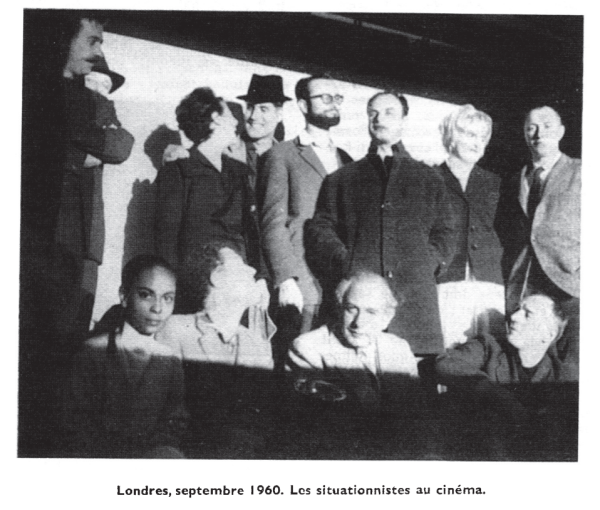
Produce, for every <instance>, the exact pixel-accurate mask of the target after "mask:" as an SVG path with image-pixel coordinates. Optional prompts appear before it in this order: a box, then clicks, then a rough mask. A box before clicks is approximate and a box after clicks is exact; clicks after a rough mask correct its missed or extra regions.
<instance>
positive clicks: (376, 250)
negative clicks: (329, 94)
mask: <svg viewBox="0 0 600 510" xmlns="http://www.w3.org/2000/svg"><path fill="white" fill-rule="evenodd" d="M385 182H386V177H385V174H384V167H383V165H382V163H381V159H380V158H379V157H378V156H377V155H376V154H369V155H368V156H367V157H365V158H363V159H361V160H360V161H357V162H354V163H350V164H349V165H346V166H344V167H342V168H341V169H340V170H338V171H337V172H334V173H333V174H331V175H329V176H327V177H326V179H325V181H324V183H323V187H322V188H321V192H320V194H319V199H318V202H317V209H316V213H315V216H314V218H313V219H312V220H311V221H310V222H309V223H308V224H307V228H306V236H305V247H306V258H307V261H308V263H309V266H310V267H311V269H312V270H313V272H314V273H315V274H316V275H318V277H319V278H320V279H321V281H322V282H325V283H323V286H324V288H329V289H331V288H332V287H333V286H334V285H335V284H336V283H337V282H338V281H339V280H340V279H341V278H343V277H344V276H345V275H347V274H349V273H353V272H356V271H360V270H368V271H372V272H375V273H378V274H381V275H383V276H384V277H385V278H386V279H387V281H388V283H389V284H390V287H391V288H392V290H393V291H394V293H395V294H396V295H397V296H404V297H405V298H406V302H405V303H404V305H403V306H402V307H400V308H399V309H398V311H397V313H396V316H395V317H394V319H393V320H392V323H391V324H390V326H389V332H390V333H393V334H395V335H398V336H400V337H401V338H404V339H406V340H407V341H408V342H409V344H410V346H411V348H412V351H413V353H415V354H435V353H439V352H441V351H442V350H443V340H442V332H441V326H440V317H439V311H438V299H437V290H436V283H435V278H436V274H439V273H440V272H441V271H443V270H444V268H445V266H446V265H447V263H448V261H449V260H450V259H451V257H452V254H453V251H454V245H455V237H456V232H455V224H454V219H453V215H452V211H451V210H450V206H449V203H448V200H447V198H446V191H445V187H444V183H443V182H442V180H441V178H440V177H439V175H437V174H436V172H435V171H434V170H433V169H431V168H430V167H428V166H427V165H425V164H424V163H420V162H418V161H415V160H414V159H412V158H411V157H410V155H409V154H408V153H407V152H406V150H405V149H404V147H403V145H402V143H398V144H397V145H396V146H395V151H394V158H393V164H392V166H391V169H390V172H389V179H387V185H384V183H385Z"/></svg>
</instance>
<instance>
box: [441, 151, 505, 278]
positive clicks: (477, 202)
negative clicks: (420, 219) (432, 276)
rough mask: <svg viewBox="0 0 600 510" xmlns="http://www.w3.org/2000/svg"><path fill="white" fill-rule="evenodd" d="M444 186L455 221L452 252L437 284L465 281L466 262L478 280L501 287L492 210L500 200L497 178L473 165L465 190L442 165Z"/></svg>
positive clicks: (494, 216)
mask: <svg viewBox="0 0 600 510" xmlns="http://www.w3.org/2000/svg"><path fill="white" fill-rule="evenodd" d="M437 171H438V172H439V174H440V176H441V177H442V179H443V180H444V183H445V184H446V192H447V194H446V196H447V198H448V202H449V204H450V207H451V208H452V210H453V212H454V216H455V218H456V228H457V232H458V237H457V244H456V252H455V255H454V258H453V259H452V261H451V262H450V264H448V270H447V272H446V273H445V274H443V275H442V276H440V278H438V283H446V282H456V281H461V280H464V279H465V272H466V265H467V261H468V262H469V264H470V271H471V275H472V276H473V277H474V278H475V279H476V280H478V281H483V282H493V283H498V284H500V285H502V284H503V279H502V271H501V267H500V262H501V259H502V245H501V244H500V238H499V235H498V233H497V232H496V225H495V223H496V210H497V208H498V200H499V198H500V177H498V176H497V175H495V174H493V173H491V172H487V171H485V170H483V169H482V168H480V167H478V166H475V167H474V168H473V170H472V171H471V174H470V176H469V180H468V183H467V189H466V191H463V190H462V187H461V185H460V182H459V181H458V179H457V178H456V177H455V176H454V174H452V172H451V171H450V169H449V168H448V165H446V163H443V164H442V165H441V166H440V167H439V168H437Z"/></svg>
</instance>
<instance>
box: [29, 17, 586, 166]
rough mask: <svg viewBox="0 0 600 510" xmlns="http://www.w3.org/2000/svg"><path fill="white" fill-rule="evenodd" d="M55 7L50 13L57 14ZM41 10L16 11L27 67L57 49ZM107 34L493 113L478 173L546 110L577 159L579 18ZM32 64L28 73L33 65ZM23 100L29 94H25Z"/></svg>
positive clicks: (401, 20)
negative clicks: (21, 19)
mask: <svg viewBox="0 0 600 510" xmlns="http://www.w3.org/2000/svg"><path fill="white" fill-rule="evenodd" d="M55 12H57V11H55ZM47 13H48V11H47V10H45V11H44V10H26V11H25V37H24V41H25V44H24V78H25V80H24V87H25V90H24V92H25V93H26V92H27V81H28V80H27V76H28V70H29V72H35V70H37V71H38V72H39V69H40V67H42V66H43V65H44V63H43V62H41V63H40V61H45V62H46V63H47V62H48V61H49V60H48V59H47V58H46V57H44V54H45V53H46V55H51V54H52V53H56V49H55V48H52V47H50V46H48V44H47V37H46V35H45V34H44V30H45V27H44V25H46V26H47V24H48V18H47ZM102 16H103V17H104V18H106V20H107V24H106V25H105V29H106V30H107V31H109V32H114V33H117V34H121V35H125V36H129V37H137V38H141V39H146V40H149V41H155V42H160V43H165V44H170V45H173V46H177V47H181V48H187V49H192V50H198V51H203V52H208V53H213V54H217V55H223V56H227V57H233V58H237V59H242V60H248V61H252V62H256V63H260V64H265V65H270V66H276V67H281V68H284V69H290V70H294V71H298V72H306V73H310V74H315V73H319V72H329V73H330V74H332V75H333V76H334V77H335V78H339V79H342V80H346V81H350V82H354V83H359V84H363V85H368V86H371V87H376V88H381V89H384V88H398V89H400V90H401V91H403V92H406V93H408V94H414V95H418V96H422V97H428V98H431V99H437V100H441V101H447V102H452V103H457V104H465V103H471V104H473V105H474V106H475V107H476V108H478V109H481V110H483V111H485V112H487V113H489V114H490V115H491V117H492V118H493V120H494V134H493V137H492V140H491V143H490V146H489V148H488V151H487V154H486V156H485V158H484V160H483V161H482V166H484V167H487V168H489V169H490V170H495V171H498V172H501V173H502V172H506V171H511V170H513V171H514V170H516V169H517V168H520V166H521V163H522V161H523V160H524V159H525V158H526V157H527V153H526V147H525V143H524V141H523V135H522V125H523V119H524V115H525V113H526V112H527V111H528V110H529V109H530V108H531V107H533V106H539V105H541V104H548V105H551V106H553V107H554V108H555V109H557V110H558V111H559V113H560V114H561V116H562V118H563V122H564V123H565V125H566V128H567V134H566V136H565V139H564V140H563V142H562V149H563V151H564V152H566V153H567V154H569V155H570V156H573V157H581V115H582V83H583V81H582V80H583V16H557V15H544V16H542V15H475V14H467V15H463V14H385V13H368V14H360V13H351V14H344V13H339V14H331V13H316V14H313V13H273V12H260V13H257V12H195V11H102ZM32 69H33V70H32ZM24 97H26V95H24Z"/></svg>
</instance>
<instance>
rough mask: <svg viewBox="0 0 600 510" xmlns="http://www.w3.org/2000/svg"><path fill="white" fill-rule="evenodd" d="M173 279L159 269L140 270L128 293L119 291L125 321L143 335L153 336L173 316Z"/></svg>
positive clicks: (164, 270)
mask: <svg viewBox="0 0 600 510" xmlns="http://www.w3.org/2000/svg"><path fill="white" fill-rule="evenodd" d="M175 290H176V288H175V278H174V276H173V275H172V274H171V272H169V271H167V270H166V269H164V268H162V267H153V268H151V269H147V270H145V271H143V272H142V273H141V274H140V276H139V277H138V278H137V279H136V280H135V282H134V284H133V285H132V287H131V289H130V291H129V294H128V295H124V294H123V293H122V292H121V305H122V306H123V307H124V308H125V320H126V321H127V322H128V323H129V324H130V325H131V326H132V327H133V328H134V329H135V330H136V331H137V332H138V333H141V334H142V335H153V334H154V333H156V332H157V331H158V330H159V329H161V328H162V326H163V325H164V323H165V321H166V320H167V319H168V318H169V317H170V316H171V314H172V313H173V307H174V305H175Z"/></svg>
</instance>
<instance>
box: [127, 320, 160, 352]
mask: <svg viewBox="0 0 600 510" xmlns="http://www.w3.org/2000/svg"><path fill="white" fill-rule="evenodd" d="M119 344H120V346H121V347H122V348H123V349H125V350H126V351H136V350H142V351H144V352H148V353H151V352H154V351H155V349H154V347H157V346H158V344H157V343H156V341H155V340H154V337H153V336H151V335H142V334H141V333H138V332H137V331H136V330H135V329H134V327H133V326H131V324H129V323H128V322H125V324H124V325H123V332H122V333H121V338H120V342H119Z"/></svg>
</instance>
